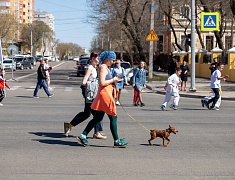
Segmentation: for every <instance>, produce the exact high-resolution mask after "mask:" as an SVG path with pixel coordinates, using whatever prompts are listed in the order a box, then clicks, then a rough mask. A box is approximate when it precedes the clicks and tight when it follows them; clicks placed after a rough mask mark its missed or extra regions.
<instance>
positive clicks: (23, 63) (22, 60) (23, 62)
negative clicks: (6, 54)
mask: <svg viewBox="0 0 235 180" xmlns="http://www.w3.org/2000/svg"><path fill="white" fill-rule="evenodd" d="M13 59H14V60H15V62H16V69H21V70H23V69H25V68H30V69H33V65H32V63H31V60H30V58H29V57H23V56H22V57H20V56H17V57H14V58H13Z"/></svg>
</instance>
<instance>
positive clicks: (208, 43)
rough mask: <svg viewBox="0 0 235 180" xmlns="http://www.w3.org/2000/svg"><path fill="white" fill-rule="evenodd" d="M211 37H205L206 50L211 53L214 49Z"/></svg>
mask: <svg viewBox="0 0 235 180" xmlns="http://www.w3.org/2000/svg"><path fill="white" fill-rule="evenodd" d="M213 39H214V37H213V36H206V50H207V51H211V50H212V49H213V47H214V45H213Z"/></svg>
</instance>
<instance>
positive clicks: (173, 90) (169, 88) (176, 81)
mask: <svg viewBox="0 0 235 180" xmlns="http://www.w3.org/2000/svg"><path fill="white" fill-rule="evenodd" d="M181 72H182V70H181V69H180V68H177V69H176V72H175V74H172V75H171V76H170V77H169V78H168V80H167V83H166V96H165V100H164V101H163V103H162V105H161V109H162V110H163V111H167V109H166V106H167V103H168V102H169V101H170V100H171V96H174V100H173V102H172V104H171V105H170V108H172V109H174V110H177V106H178V104H179V99H180V96H179V89H178V86H179V85H180V83H181V80H180V77H179V76H180V74H181Z"/></svg>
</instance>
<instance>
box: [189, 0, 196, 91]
mask: <svg viewBox="0 0 235 180" xmlns="http://www.w3.org/2000/svg"><path fill="white" fill-rule="evenodd" d="M195 21H196V16H195V0H191V87H190V89H189V90H190V91H196V87H195Z"/></svg>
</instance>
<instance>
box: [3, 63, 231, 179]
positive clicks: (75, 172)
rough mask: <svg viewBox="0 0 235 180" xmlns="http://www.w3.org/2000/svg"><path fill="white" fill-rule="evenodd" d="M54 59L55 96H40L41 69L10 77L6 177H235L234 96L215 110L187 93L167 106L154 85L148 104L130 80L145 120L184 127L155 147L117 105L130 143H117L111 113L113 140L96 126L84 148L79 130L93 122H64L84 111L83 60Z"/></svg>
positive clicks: (138, 115) (134, 110) (133, 110)
mask: <svg viewBox="0 0 235 180" xmlns="http://www.w3.org/2000/svg"><path fill="white" fill-rule="evenodd" d="M51 64H52V65H53V66H54V68H53V70H52V72H51V79H52V80H51V86H52V87H53V91H52V92H53V93H54V94H55V96H53V97H52V98H48V97H47V96H46V94H45V92H44V91H43V90H39V94H38V95H39V96H40V98H39V99H34V98H32V95H33V90H34V88H35V85H36V74H35V72H36V69H37V68H34V69H33V70H27V69H26V70H23V71H16V72H14V77H15V79H17V80H18V81H9V85H10V86H11V88H12V89H11V90H8V91H7V97H6V98H5V99H4V100H3V104H4V106H3V107H0V113H1V115H0V124H1V125H0V135H1V140H0V156H1V158H0V179H7V180H8V179H9V180H37V179H40V180H42V179H43V180H44V179H46V180H47V179H48V180H49V179H50V180H51V179H56V180H60V179H61V180H65V179H69V180H73V179H74V180H75V179H76V180H77V179H89V180H90V179H91V180H93V179H96V180H97V179H102V180H106V179H107V180H109V179H112V180H113V179H161V180H169V179H174V180H194V179H202V180H204V179H205V180H233V179H235V172H234V170H235V153H234V152H235V141H234V138H235V121H234V117H235V111H234V109H235V105H234V102H231V101H223V102H222V105H221V108H220V110H219V111H210V110H207V109H206V108H202V107H201V104H200V100H199V99H192V98H181V99H180V105H179V108H178V110H176V111H174V110H169V111H166V112H163V111H161V110H160V104H161V103H162V101H163V99H164V96H163V95H159V94H156V93H154V92H151V91H146V92H145V93H144V94H143V96H144V103H145V104H146V106H145V107H133V106H132V105H131V104H132V98H133V90H132V88H131V87H127V88H126V89H125V90H124V91H123V93H122V98H121V100H122V101H121V102H122V104H123V106H124V108H125V110H126V111H127V112H128V113H129V114H130V115H132V116H133V117H134V118H135V119H136V120H138V121H139V122H140V123H141V124H142V125H143V126H145V127H146V128H147V129H166V128H167V127H168V126H169V124H170V125H172V126H174V127H175V128H176V129H177V130H178V131H179V132H178V134H176V135H174V134H171V136H170V140H171V143H170V145H169V146H168V147H163V146H162V139H158V138H157V139H155V140H154V141H153V143H154V145H153V146H149V145H148V139H149V138H150V135H149V132H148V131H147V130H145V129H144V128H143V127H141V126H140V125H139V124H138V123H136V122H135V121H133V120H132V119H131V118H130V117H129V116H128V115H127V114H126V113H125V112H124V111H123V109H122V108H121V107H117V108H118V129H119V136H120V137H121V138H125V140H126V141H128V142H129V144H128V146H127V148H124V149H123V148H122V149H118V148H112V145H113V140H112V136H111V133H110V130H109V120H108V118H107V116H105V118H104V132H105V133H106V135H107V136H108V139H107V140H95V139H92V138H91V137H92V135H93V134H92V133H93V132H91V133H90V134H89V137H90V138H89V143H90V145H91V146H89V147H82V146H80V145H79V144H78V143H77V141H76V139H75V137H76V136H77V135H79V134H80V133H81V132H82V130H83V129H84V127H85V126H86V124H87V123H88V121H85V122H83V123H82V124H80V125H78V126H77V127H75V128H73V129H72V132H71V135H70V136H69V137H68V138H66V137H65V136H64V134H63V122H64V121H66V122H69V121H70V120H71V119H72V118H73V117H74V116H75V115H76V114H77V113H78V112H80V111H82V110H83V103H84V102H83V101H84V100H83V98H82V95H81V90H80V88H79V85H80V82H81V80H82V77H79V78H78V77H76V72H75V69H74V67H75V62H63V63H62V64H60V62H58V63H51ZM56 65H58V66H57V67H55V66H56ZM7 77H8V78H11V74H10V73H8V75H7ZM22 77H23V78H22Z"/></svg>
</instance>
